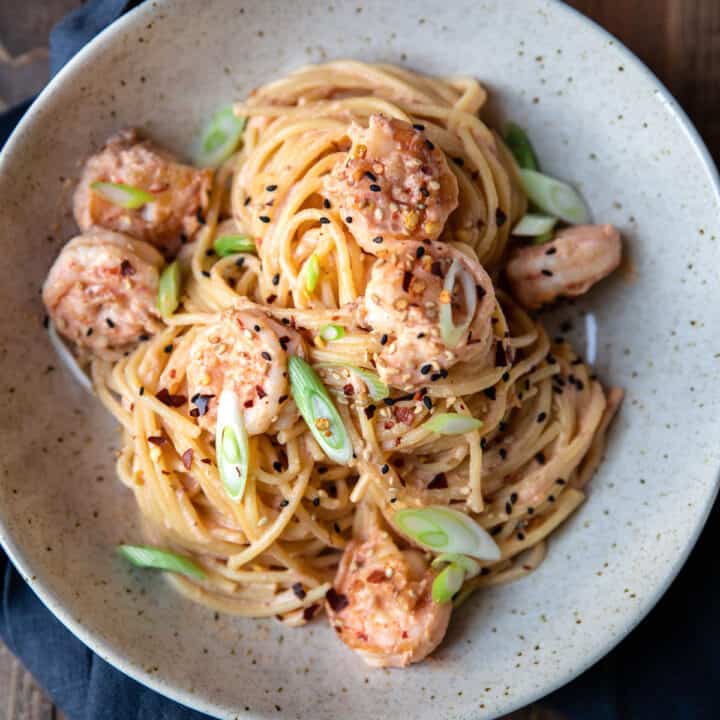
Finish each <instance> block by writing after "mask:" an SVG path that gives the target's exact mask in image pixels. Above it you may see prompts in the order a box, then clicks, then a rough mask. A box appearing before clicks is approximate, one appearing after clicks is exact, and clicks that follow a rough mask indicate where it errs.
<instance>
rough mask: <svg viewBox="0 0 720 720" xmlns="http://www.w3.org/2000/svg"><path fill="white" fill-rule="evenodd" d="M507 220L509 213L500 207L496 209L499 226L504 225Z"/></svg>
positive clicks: (496, 220)
mask: <svg viewBox="0 0 720 720" xmlns="http://www.w3.org/2000/svg"><path fill="white" fill-rule="evenodd" d="M506 221H507V215H506V214H505V213H504V212H503V211H502V210H501V209H500V208H498V209H497V210H495V224H496V225H497V226H498V227H502V226H503V225H504V224H505V222H506Z"/></svg>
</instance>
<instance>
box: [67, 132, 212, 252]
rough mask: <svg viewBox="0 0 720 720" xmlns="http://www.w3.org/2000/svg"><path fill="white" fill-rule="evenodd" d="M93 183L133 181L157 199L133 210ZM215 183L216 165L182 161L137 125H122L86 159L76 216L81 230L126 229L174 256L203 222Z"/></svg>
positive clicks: (131, 183) (77, 191) (78, 192)
mask: <svg viewBox="0 0 720 720" xmlns="http://www.w3.org/2000/svg"><path fill="white" fill-rule="evenodd" d="M94 182H110V183H123V184H125V185H130V186H132V187H134V188H138V189H140V190H144V191H146V192H149V193H150V194H152V195H153V196H154V197H155V200H154V201H153V202H150V203H147V204H146V205H143V206H142V207H141V208H138V209H137V210H128V209H126V208H124V207H121V206H120V205H115V204H113V203H111V202H110V201H109V200H107V199H106V198H105V197H103V195H101V194H100V193H98V192H96V191H95V190H93V189H92V187H91V185H92V184H93V183H94ZM211 182H212V171H211V170H197V169H196V168H193V167H189V166H188V165H182V164H180V163H179V162H178V161H177V159H176V158H175V156H174V155H172V154H171V153H169V152H168V151H167V150H164V149H163V148H161V147H159V146H157V145H155V144H154V143H152V142H150V141H148V140H144V141H143V140H141V139H140V137H139V135H138V133H137V131H136V130H123V131H122V132H119V133H117V134H116V135H113V136H112V137H111V138H110V139H109V140H108V142H107V144H106V145H105V147H104V148H103V149H102V150H101V151H100V152H99V153H97V154H96V155H93V156H92V157H90V158H89V159H88V160H87V162H86V163H85V168H84V170H83V174H82V177H81V178H80V184H79V185H78V188H77V190H76V191H75V198H74V212H75V220H76V221H77V224H78V225H79V226H80V228H81V229H82V230H87V229H88V228H89V227H91V226H93V225H99V226H101V227H105V228H107V229H108V230H117V231H119V232H127V233H129V234H131V235H133V236H134V237H137V238H140V239H141V240H146V241H147V242H149V243H152V244H153V245H155V246H157V247H158V248H160V249H161V250H162V251H163V252H165V253H166V254H167V255H169V256H172V255H173V254H174V253H175V252H176V251H177V249H178V247H179V246H180V244H181V242H182V241H183V240H186V239H189V238H190V237H191V236H192V235H193V233H194V232H195V231H196V230H197V229H198V228H199V227H200V223H201V219H202V213H203V212H204V211H205V209H206V208H207V203H208V193H209V192H210V184H211ZM198 216H200V218H201V219H200V220H199V219H198Z"/></svg>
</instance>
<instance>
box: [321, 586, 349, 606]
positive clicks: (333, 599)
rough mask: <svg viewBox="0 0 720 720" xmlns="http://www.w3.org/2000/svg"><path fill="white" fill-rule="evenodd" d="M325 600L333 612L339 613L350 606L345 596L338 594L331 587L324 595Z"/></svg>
mask: <svg viewBox="0 0 720 720" xmlns="http://www.w3.org/2000/svg"><path fill="white" fill-rule="evenodd" d="M325 599H326V600H327V602H328V605H329V606H330V607H331V608H332V609H333V610H334V611H335V612H341V611H342V610H344V609H345V608H346V607H347V606H348V605H349V604H350V601H349V600H348V599H347V595H343V594H342V593H339V592H338V591H337V590H335V588H332V587H331V588H330V589H329V590H328V591H327V592H326V593H325Z"/></svg>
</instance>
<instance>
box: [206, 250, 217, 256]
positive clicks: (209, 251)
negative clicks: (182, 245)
mask: <svg viewBox="0 0 720 720" xmlns="http://www.w3.org/2000/svg"><path fill="white" fill-rule="evenodd" d="M214 255H215V251H214V250H213V249H212V248H209V249H207V250H206V251H205V257H213V256H214Z"/></svg>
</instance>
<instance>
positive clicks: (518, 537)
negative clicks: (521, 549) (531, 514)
mask: <svg viewBox="0 0 720 720" xmlns="http://www.w3.org/2000/svg"><path fill="white" fill-rule="evenodd" d="M517 539H518V540H520V541H521V542H522V541H523V540H524V539H525V535H523V533H521V532H519V533H518V534H517Z"/></svg>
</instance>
